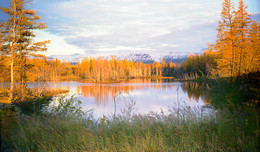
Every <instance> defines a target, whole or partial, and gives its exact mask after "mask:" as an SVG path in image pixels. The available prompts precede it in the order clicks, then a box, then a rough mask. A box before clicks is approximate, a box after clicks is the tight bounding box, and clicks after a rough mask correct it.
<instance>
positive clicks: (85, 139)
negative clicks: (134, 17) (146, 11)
mask: <svg viewBox="0 0 260 152" xmlns="http://www.w3.org/2000/svg"><path fill="white" fill-rule="evenodd" d="M27 5H30V1H27V0H11V3H10V7H8V8H4V7H0V9H1V11H2V12H3V13H5V14H7V15H8V16H9V19H8V20H7V21H5V22H0V40H1V44H0V49H1V50H0V84H1V86H0V102H1V106H0V107H1V110H0V113H1V151H84V150H86V151H258V150H259V145H258V142H259V140H260V136H259V120H260V119H259V117H260V115H259V114H260V113H259V111H260V110H259V107H260V104H259V100H260V96H259V94H260V88H259V81H260V24H259V23H258V22H257V21H255V20H252V17H251V14H250V13H249V12H248V11H247V7H248V6H247V5H246V4H245V2H244V0H239V2H238V5H237V7H234V3H233V2H232V1H231V0H224V1H223V3H222V11H221V14H220V16H221V20H219V21H218V27H217V29H216V30H217V35H216V41H215V43H214V44H208V48H207V50H205V51H204V52H203V53H202V54H201V55H199V54H190V55H189V56H188V58H187V60H184V61H183V62H182V63H180V64H177V63H172V62H169V63H166V62H165V61H163V60H162V61H160V62H154V63H151V64H145V63H142V62H139V61H136V62H134V61H128V60H127V59H125V60H118V59H116V58H114V57H112V58H111V59H103V58H101V57H97V58H94V57H84V58H83V59H82V60H79V61H78V62H77V63H75V64H74V63H73V64H72V63H70V62H63V61H61V60H59V59H55V60H49V59H47V57H46V56H44V55H42V52H45V51H47V50H48V46H49V45H50V41H49V40H45V41H41V42H35V41H34V39H35V38H36V37H37V35H36V34H35V31H36V30H44V29H46V28H47V25H46V23H42V22H41V17H40V16H38V15H37V13H36V12H35V11H34V10H31V9H28V8H27V7H26V6H27ZM46 39H48V38H46ZM205 43H206V42H205ZM136 78H153V79H163V78H164V79H173V80H174V81H184V82H185V83H184V84H183V86H182V87H183V89H184V91H186V92H187V93H188V94H189V97H191V96H192V95H194V96H195V97H196V99H197V100H199V96H203V95H204V94H203V93H204V92H199V93H195V92H196V89H197V83H202V84H200V86H202V88H203V89H204V90H203V91H205V90H207V88H210V93H211V94H210V93H207V94H206V95H204V96H205V97H204V100H205V101H203V102H204V103H206V104H207V105H208V104H210V105H212V107H214V108H219V109H220V110H219V111H218V114H217V115H216V118H197V117H195V115H196V114H194V113H193V114H190V113H189V112H187V111H188V110H189V108H187V109H183V111H182V115H183V118H180V117H179V115H178V116H176V115H174V114H173V113H171V114H170V115H169V116H166V115H159V114H158V115H157V114H155V115H151V116H150V115H144V116H141V115H134V116H130V115H122V116H118V117H116V116H114V117H112V118H110V119H109V118H107V117H106V116H104V117H103V118H100V119H98V120H95V119H92V118H91V117H88V116H89V115H88V114H89V113H87V112H84V111H82V109H81V108H79V107H76V106H75V104H74V103H75V102H79V103H80V101H78V100H76V99H74V98H73V97H72V98H70V99H64V98H61V99H60V106H58V107H57V108H56V109H55V108H54V109H52V110H50V112H49V113H44V112H43V111H42V108H43V107H44V106H45V105H46V104H49V103H50V102H51V101H52V99H53V97H54V96H57V95H59V94H63V93H66V92H67V90H47V89H45V88H44V87H39V88H30V87H28V84H29V83H34V84H40V83H47V82H59V81H78V82H88V83H97V84H98V83H117V82H121V81H124V80H128V79H136ZM190 81H191V83H190ZM205 83H208V84H209V85H208V84H207V85H205ZM6 84H8V86H7V87H6ZM206 86H207V87H206ZM100 88H101V91H103V92H105V91H106V92H109V91H110V90H108V89H107V88H106V87H100ZM205 88H206V89H205ZM81 89H82V90H83V95H84V96H95V94H96V93H95V92H94V89H92V88H91V87H85V86H81ZM106 89H107V90H106ZM130 89H131V87H130ZM132 89H133V88H132ZM192 89H193V90H192ZM104 90H105V91H104ZM120 90H129V87H121V88H120ZM189 90H192V91H189ZM119 93H120V92H116V93H112V94H113V95H114V96H116V94H119ZM200 94H201V95H200ZM98 95H99V94H98ZM210 96H212V97H210ZM104 98H107V97H104ZM211 99H213V100H212V101H210V100H211ZM76 105H77V104H76ZM62 106H63V107H62ZM59 108H60V109H59ZM173 108H176V107H173ZM130 109H131V108H130ZM248 109H250V110H248ZM68 112H70V113H71V114H72V115H70V114H68ZM178 113H179V110H178ZM188 113H189V114H188ZM79 115H80V116H79ZM196 120H198V121H196ZM230 121H232V123H230ZM228 131H230V132H228ZM18 137H19V138H18ZM65 138H66V140H65ZM237 141H239V142H237ZM55 142H56V143H55ZM184 145H188V146H184Z"/></svg>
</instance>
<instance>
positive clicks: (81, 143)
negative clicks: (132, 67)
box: [1, 98, 259, 151]
mask: <svg viewBox="0 0 260 152" xmlns="http://www.w3.org/2000/svg"><path fill="white" fill-rule="evenodd" d="M79 104H80V101H77V100H75V99H74V98H69V99H62V100H60V104H59V105H58V106H56V107H53V109H49V111H48V112H47V113H45V115H34V116H24V115H19V114H13V115H10V114H9V115H5V116H4V117H2V118H3V119H1V151H258V150H259V147H258V142H257V138H258V136H257V133H256V132H255V131H259V127H258V128H253V130H251V132H250V131H249V132H246V129H248V126H249V125H248V124H247V123H248V121H245V120H246V119H247V118H246V115H245V114H243V113H241V112H240V111H238V110H233V111H229V110H224V109H222V110H221V111H217V114H216V115H215V117H201V118H200V117H197V115H196V114H194V113H193V111H192V110H190V109H189V108H186V109H180V110H179V114H178V115H176V113H175V112H174V111H173V110H172V113H170V114H169V115H165V114H164V113H160V114H157V113H150V114H147V115H134V114H129V112H126V114H127V115H125V114H121V115H116V116H113V117H111V118H108V117H106V116H104V117H103V118H101V119H99V120H95V119H94V118H93V117H91V112H88V113H86V112H83V111H82V110H81V109H80V108H79V107H80V106H78V105H79ZM127 109H129V108H127ZM130 109H131V108H130ZM173 109H174V108H173ZM69 113H72V115H69ZM1 115H4V114H3V113H2V114H1ZM180 115H181V117H180ZM257 120H258V119H257ZM250 123H255V124H258V122H255V121H254V122H250Z"/></svg>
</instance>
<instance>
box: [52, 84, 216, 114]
mask: <svg viewBox="0 0 260 152" xmlns="http://www.w3.org/2000/svg"><path fill="white" fill-rule="evenodd" d="M48 86H49V87H51V88H63V89H68V90H70V92H69V95H73V94H75V96H76V97H77V98H78V99H79V100H81V101H82V108H83V110H89V109H94V116H95V117H101V116H103V115H112V114H114V112H115V111H116V114H118V113H120V112H122V111H123V110H124V109H125V108H126V107H127V105H129V104H133V103H134V111H133V112H134V113H136V114H139V113H140V114H147V113H149V112H151V111H152V112H157V113H160V112H161V110H163V111H164V112H166V113H167V111H168V110H169V107H176V106H180V107H184V106H189V107H191V108H197V107H202V106H206V105H208V104H209V103H210V101H211V99H210V94H209V91H208V86H207V84H198V83H195V82H174V81H171V80H163V79H159V80H152V79H135V80H129V81H126V82H121V83H109V84H93V83H81V82H59V83H49V84H48Z"/></svg>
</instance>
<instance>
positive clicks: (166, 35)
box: [0, 0, 260, 56]
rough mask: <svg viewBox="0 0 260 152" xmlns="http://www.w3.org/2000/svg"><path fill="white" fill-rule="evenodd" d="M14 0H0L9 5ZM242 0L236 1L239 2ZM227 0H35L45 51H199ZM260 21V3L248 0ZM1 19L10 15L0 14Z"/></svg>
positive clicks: (211, 35) (212, 38) (209, 39)
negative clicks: (47, 43) (44, 26)
mask: <svg viewBox="0 0 260 152" xmlns="http://www.w3.org/2000/svg"><path fill="white" fill-rule="evenodd" d="M9 1H10V0H0V6H3V7H6V6H8V4H9ZM237 1H238V0H233V2H235V6H237ZM222 2H223V0H34V1H33V2H32V4H31V5H30V7H31V8H32V9H34V10H35V11H36V13H37V14H38V15H39V16H41V17H42V19H41V21H42V22H46V24H47V26H48V28H47V29H46V30H44V31H36V34H37V38H36V39H35V41H41V40H51V44H50V45H49V49H48V52H47V53H46V55H71V54H83V55H86V56H92V55H93V56H102V55H104V54H111V53H121V54H124V53H125V54H127V53H129V52H150V53H159V52H173V53H174V52H186V53H187V52H191V53H196V52H200V51H201V50H202V49H205V48H207V45H208V43H214V42H215V40H216V32H217V31H216V29H217V27H218V21H219V20H220V12H221V5H222ZM245 3H246V4H247V5H248V12H249V13H251V14H252V18H253V19H254V20H257V21H258V22H260V7H259V6H260V1H259V0H245ZM0 17H1V19H0V20H4V19H5V18H6V17H5V16H3V14H2V13H0Z"/></svg>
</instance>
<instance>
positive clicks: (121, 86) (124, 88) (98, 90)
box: [78, 79, 174, 106]
mask: <svg viewBox="0 0 260 152" xmlns="http://www.w3.org/2000/svg"><path fill="white" fill-rule="evenodd" d="M164 82H167V81H165V80H163V79H157V80H155V79H133V80H129V81H125V82H122V83H115V84H93V85H90V86H78V89H79V90H80V92H81V93H82V95H83V96H84V97H85V98H93V99H94V100H95V104H96V105H97V106H99V105H101V104H103V105H104V106H106V104H107V103H108V102H110V101H112V100H113V97H114V96H115V95H117V94H119V93H121V92H125V93H128V92H133V91H134V90H142V89H148V88H155V89H156V90H160V89H162V90H163V91H165V90H166V89H167V88H173V87H174V84H167V85H162V83H164ZM119 100H120V97H119Z"/></svg>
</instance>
